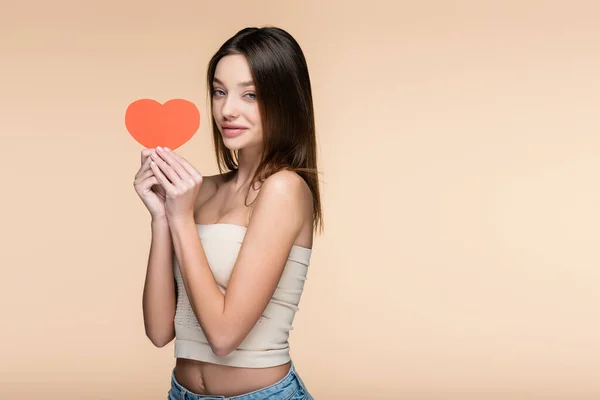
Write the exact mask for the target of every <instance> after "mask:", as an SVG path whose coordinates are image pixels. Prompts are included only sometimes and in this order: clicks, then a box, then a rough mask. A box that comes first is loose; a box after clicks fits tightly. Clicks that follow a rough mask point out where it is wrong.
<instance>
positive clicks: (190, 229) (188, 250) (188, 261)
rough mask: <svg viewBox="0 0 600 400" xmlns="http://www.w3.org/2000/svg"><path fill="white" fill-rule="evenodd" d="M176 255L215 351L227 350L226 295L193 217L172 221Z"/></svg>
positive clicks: (191, 297)
mask: <svg viewBox="0 0 600 400" xmlns="http://www.w3.org/2000/svg"><path fill="white" fill-rule="evenodd" d="M169 225H170V227H171V235H172V239H173V246H174V250H175V254H176V257H177V260H178V263H179V268H180V271H181V275H182V278H183V282H184V285H185V290H186V292H187V295H188V299H189V300H190V305H191V307H192V310H193V311H194V314H195V315H196V319H197V320H198V322H199V324H200V327H201V328H202V331H203V332H204V334H205V335H206V338H207V339H208V342H209V343H210V345H211V347H212V349H213V352H214V353H215V354H217V355H220V354H223V353H226V352H227V350H228V342H229V341H228V338H227V337H226V336H227V333H228V332H229V331H230V329H228V327H227V322H226V318H225V315H224V307H225V296H224V295H223V293H221V291H220V289H219V286H218V285H217V282H216V281H215V278H214V276H213V274H212V271H211V270H210V267H209V265H208V261H207V259H206V255H205V253H204V248H203V247H202V242H201V241H200V238H199V236H198V231H197V226H196V223H195V221H194V219H193V218H192V217H190V218H185V219H183V218H182V219H178V220H175V221H169Z"/></svg>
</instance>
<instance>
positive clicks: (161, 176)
mask: <svg viewBox="0 0 600 400" xmlns="http://www.w3.org/2000/svg"><path fill="white" fill-rule="evenodd" d="M163 162H164V161H163ZM150 168H152V171H153V172H154V176H155V177H156V179H157V180H158V183H160V184H161V185H162V186H163V187H164V188H165V191H166V192H169V193H172V192H173V189H175V186H174V185H173V184H172V183H171V182H170V181H169V180H168V179H167V177H166V176H165V174H163V172H162V170H161V169H160V168H159V167H158V164H156V162H154V161H152V162H151V163H150Z"/></svg>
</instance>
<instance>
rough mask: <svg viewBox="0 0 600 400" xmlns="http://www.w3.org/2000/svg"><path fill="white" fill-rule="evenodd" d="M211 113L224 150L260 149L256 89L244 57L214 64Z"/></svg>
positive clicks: (227, 59) (260, 134)
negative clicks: (225, 148)
mask: <svg viewBox="0 0 600 400" xmlns="http://www.w3.org/2000/svg"><path fill="white" fill-rule="evenodd" d="M212 112H213V117H214V119H215V123H216V125H217V126H218V128H219V131H220V132H221V136H222V138H223V142H224V143H225V147H227V148H228V149H230V150H240V149H243V148H255V147H260V146H261V145H262V126H261V120H260V113H259V109H258V102H257V99H256V87H255V86H254V82H253V80H252V74H251V73H250V67H249V66H248V62H247V61H246V58H245V57H244V56H243V55H238V54H235V55H228V56H225V57H223V58H222V59H221V60H220V61H219V63H218V64H217V68H216V70H215V76H214V79H213V93H212Z"/></svg>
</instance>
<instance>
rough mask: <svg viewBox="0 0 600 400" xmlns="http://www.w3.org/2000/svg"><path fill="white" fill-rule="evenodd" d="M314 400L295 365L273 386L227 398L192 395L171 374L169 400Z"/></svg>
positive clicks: (173, 373) (173, 374)
mask: <svg viewBox="0 0 600 400" xmlns="http://www.w3.org/2000/svg"><path fill="white" fill-rule="evenodd" d="M202 399H204V400H314V399H313V397H312V396H311V395H310V394H309V393H308V390H306V386H305V385H304V382H302V379H301V378H300V375H298V373H297V372H296V368H295V367H294V363H293V362H292V363H291V366H290V370H289V371H288V373H287V375H286V376H284V377H283V378H282V379H281V380H280V381H279V382H277V383H274V384H273V385H271V386H267V387H265V388H262V389H259V390H256V391H254V392H250V393H244V394H240V395H238V396H232V397H225V396H215V395H204V394H196V393H192V392H190V391H189V390H187V389H186V388H184V387H183V386H181V385H180V384H179V382H177V380H176V379H175V370H173V372H172V373H171V389H170V390H169V396H168V400H202Z"/></svg>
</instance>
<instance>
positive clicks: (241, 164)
mask: <svg viewBox="0 0 600 400" xmlns="http://www.w3.org/2000/svg"><path fill="white" fill-rule="evenodd" d="M260 156H261V154H260V149H255V148H246V149H241V150H239V152H238V170H237V173H236V174H235V176H234V177H233V180H232V183H233V187H234V188H235V190H236V191H237V190H240V189H241V188H243V187H245V186H247V185H249V184H250V181H251V180H252V177H253V176H254V173H255V172H256V170H257V169H258V164H259V163H260Z"/></svg>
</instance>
